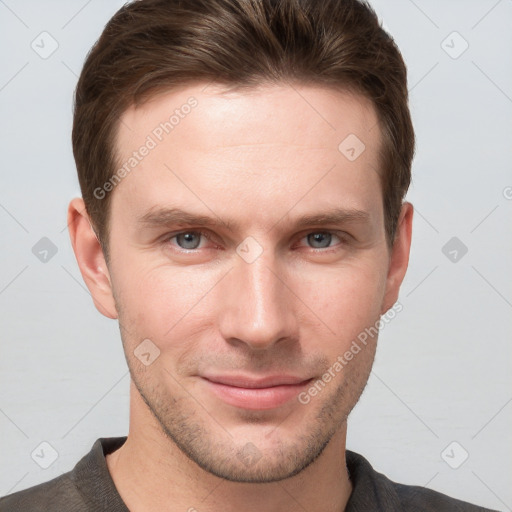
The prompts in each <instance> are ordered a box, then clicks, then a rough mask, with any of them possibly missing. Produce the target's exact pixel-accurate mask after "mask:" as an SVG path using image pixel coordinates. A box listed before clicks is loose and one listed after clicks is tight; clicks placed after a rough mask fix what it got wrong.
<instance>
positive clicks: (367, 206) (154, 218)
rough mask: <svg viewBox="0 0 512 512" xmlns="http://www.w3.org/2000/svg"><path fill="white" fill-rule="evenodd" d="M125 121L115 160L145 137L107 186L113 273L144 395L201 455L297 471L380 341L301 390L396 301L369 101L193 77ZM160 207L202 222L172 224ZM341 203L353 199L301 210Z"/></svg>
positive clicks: (322, 439) (264, 477)
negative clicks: (226, 85)
mask: <svg viewBox="0 0 512 512" xmlns="http://www.w3.org/2000/svg"><path fill="white" fill-rule="evenodd" d="M192 96H193V97H194V98H195V100H196V101H197V104H195V106H193V107H192V108H186V107H185V108H182V106H183V105H185V104H187V100H188V99H189V98H190V97H192ZM176 109H178V110H179V115H178V114H177V116H178V117H179V121H178V122H177V121H176V118H174V119H173V127H172V129H169V127H168V126H167V129H168V130H169V133H166V132H165V131H162V129H161V130H158V129H157V127H158V126H160V123H163V122H166V121H169V117H170V116H171V115H172V114H173V113H174V111H175V110H176ZM122 121H123V122H122V123H121V125H120V131H119V133H118V141H117V143H118V150H119V159H120V162H122V163H124V162H126V161H128V160H129V158H130V157H131V156H132V155H133V151H138V150H139V148H140V147H141V146H142V145H144V144H146V143H147V142H148V135H149V136H151V139H153V141H154V142H156V144H155V147H151V149H150V150H149V151H148V154H147V155H146V156H145V157H144V158H141V160H140V162H138V163H137V165H136V166H134V167H133V169H132V170H131V171H130V172H129V174H128V175H127V176H126V177H125V178H124V179H123V180H122V181H121V183H120V184H118V185H117V186H116V187H115V190H114V191H113V192H111V193H112V194H113V196H112V204H111V208H112V210H111V236H110V251H111V262H110V266H109V271H110V278H111V282H112V288H113V293H114V297H115V301H116V309H117V313H118V315H119V321H120V325H121V333H122V338H123V344H124V349H125V353H126V357H127V361H128V365H129V367H130V371H131V376H132V379H133V381H134V383H135V385H136V387H137V389H138V392H139V393H140V394H141V396H142V397H143V399H144V401H145V402H146V404H147V405H148V407H149V409H150V410H151V411H152V413H153V414H154V416H155V417H156V418H157V419H158V421H159V423H160V425H161V428H162V430H163V432H164V433H165V434H166V435H167V436H168V437H169V438H171V439H172V440H173V441H174V442H175V443H176V444H177V445H178V446H179V447H180V448H181V450H182V451H183V452H184V453H186V454H187V455H188V456H189V457H190V458H191V459H192V460H194V461H195V462H196V463H197V464H199V466H201V467H202V468H203V469H206V470H207V471H210V472H212V473H214V474H216V475H218V476H221V477H224V478H227V479H229V480H234V481H272V480H278V479H282V478H285V477H288V476H291V475H292V474H295V473H297V472H299V471H300V470H302V469H303V468H305V467H307V465H309V464H310V463H311V462H312V461H313V460H314V459H315V458H316V457H317V456H318V455H319V454H320V453H321V452H322V450H323V449H324V448H325V446H326V445H327V444H328V442H329V440H330V439H331V438H332V436H333V435H334V434H335V433H336V432H337V431H339V429H340V428H343V427H344V422H345V420H346V417H347V415H348V413H349V412H350V410H351V409H352V407H353V406H354V405H355V403H356V402H357V400H358V398H359V396H360V394H361V392H362V390H363V388H364V386H365V384H366V381H367V379H368V375H369V372H370V369H371V365H372V362H373V356H374V351H375V343H376V338H374V339H369V341H368V343H367V345H366V346H363V347H362V348H363V349H362V350H361V351H360V352H359V353H357V355H355V356H354V358H353V359H352V360H351V361H350V362H349V363H348V364H346V365H345V366H344V367H343V369H342V370H341V371H338V372H335V376H334V377H332V378H331V379H330V382H327V383H326V385H325V387H321V391H318V393H316V395H315V396H312V395H310V394H308V396H309V397H310V400H308V401H307V402H308V403H304V402H306V400H304V399H303V400H299V399H298V397H299V395H300V393H302V395H301V396H302V397H304V392H307V391H308V389H310V388H311V386H312V385H313V384H314V383H315V382H316V381H317V380H318V379H322V375H323V374H324V373H325V372H326V371H328V369H329V368H330V367H332V366H333V364H334V363H335V362H336V360H337V358H338V356H342V355H343V354H344V353H345V352H346V351H347V350H348V349H349V348H350V346H351V343H352V341H353V340H355V339H356V338H357V336H358V334H360V333H361V332H362V331H364V330H365V328H367V327H369V326H374V325H375V323H376V322H377V321H378V320H379V317H380V315H381V314H383V313H384V312H385V311H386V310H387V309H388V308H389V307H391V306H392V304H393V302H394V301H395V300H396V296H395V297H391V296H392V295H393V292H391V294H390V292H389V290H388V289H387V280H386V278H387V274H388V267H389V262H390V259H389V258H390V253H389V250H388V248H387V246H386V239H385V232H384V212H383V202H382V192H381V185H380V181H379V176H378V174H377V170H378V169H379V161H378V156H377V155H378V150H379V145H380V132H379V127H378V126H377V117H376V114H375V112H374V110H373V107H372V106H371V104H370V103H369V102H368V101H367V100H365V99H364V98H362V97H358V96H353V95H349V94H347V93H341V92H334V91H332V90H328V89H325V88H312V87H299V86H296V87H294V88H292V87H289V86H284V85H283V86H280V87H278V86H268V87H261V88H259V89H258V90H254V89H253V90H250V91H243V92H237V93H236V92H230V93H227V92H225V91H222V89H221V88H220V87H213V86H209V87H206V88H205V84H201V85H200V86H190V87H187V88H182V89H180V90H176V91H173V92H170V93H166V94H162V95H159V96H157V97H155V98H153V99H152V100H151V101H150V102H148V103H146V104H145V105H144V106H143V107H141V108H139V109H134V108H131V109H129V110H128V111H126V112H125V113H124V115H123V117H122ZM155 129H156V130H155ZM350 134H354V135H355V136H357V137H358V138H359V139H360V140H361V141H362V142H363V143H364V145H365V149H364V151H363V152H362V153H361V154H360V155H359V156H358V157H357V158H355V159H354V158H353V157H354V155H356V156H357V154H358V152H360V150H361V148H362V146H358V145H357V144H355V143H354V141H357V139H354V138H353V136H352V138H351V139H348V142H347V143H345V146H346V145H347V144H349V147H348V148H347V147H345V146H344V145H343V144H342V149H341V150H340V149H339V148H338V147H339V145H340V143H341V142H342V141H344V139H345V138H346V137H347V136H349V135H350ZM159 138H160V139H161V140H159ZM358 144H359V143H358ZM149 146H153V144H151V143H149ZM352 146H353V147H354V151H351V149H350V148H351V147H352ZM139 156H140V155H139ZM348 156H349V157H350V158H348ZM172 209H176V210H177V209H179V210H183V211H185V212H187V213H188V214H190V215H196V216H203V217H208V218H210V219H211V221H212V224H211V225H207V224H206V223H205V222H204V221H200V222H198V223H196V222H193V221H191V222H182V221H174V220H173V219H172V215H170V214H165V213H163V212H164V211H165V210H172ZM335 210H338V213H339V210H347V211H349V212H350V211H352V212H353V211H356V210H359V211H360V212H363V213H362V214H359V215H355V216H354V215H353V216H347V217H346V219H343V218H340V219H338V220H322V219H317V220H316V221H314V222H310V221H308V222H306V223H302V224H297V222H298V219H300V218H301V217H305V216H308V217H309V216H319V215H331V214H333V212H335ZM144 219H145V220H144ZM390 297H391V299H392V300H391V302H390ZM143 340H150V342H148V341H146V342H144V343H145V345H142V346H141V347H142V348H143V349H144V350H142V349H138V350H137V347H138V346H139V345H140V344H141V342H143ZM156 347H157V348H158V350H159V355H158V357H157V358H156V359H154V361H153V362H151V364H148V365H146V364H143V362H141V360H140V359H139V358H138V357H137V356H136V354H138V355H139V357H140V355H141V354H140V352H141V351H142V352H143V353H144V354H145V355H144V356H142V357H141V359H142V360H143V361H144V359H145V362H146V363H148V362H150V361H152V360H153V358H154V357H155V356H156V355H157V354H158V350H156ZM134 351H135V352H136V354H134ZM148 354H149V355H148Z"/></svg>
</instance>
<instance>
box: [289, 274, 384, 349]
mask: <svg viewBox="0 0 512 512" xmlns="http://www.w3.org/2000/svg"><path fill="white" fill-rule="evenodd" d="M385 282H386V275H385V269H383V268H382V267H379V266H376V265H350V266H349V265H346V266H343V267H339V268H337V269H329V271H326V270H325V268H323V269H322V268H318V269H316V270H314V271H313V270H312V271H310V272H308V273H307V274H306V275H303V276H301V278H300V279H298V280H297V285H298V286H297V288H296V289H297V290H298V293H297V295H299V297H301V299H302V300H303V301H304V303H305V304H306V305H307V306H309V308H311V310H312V311H313V312H314V313H315V314H316V315H317V316H318V317H319V318H320V319H321V320H322V321H323V322H324V323H325V324H326V325H327V326H328V327H329V328H330V330H327V329H326V330H325V332H326V334H327V335H328V336H332V337H333V338H334V339H335V340H336V342H335V345H338V346H339V345H340V344H342V345H345V344H347V343H350V341H351V340H352V339H354V338H355V337H357V335H358V334H359V333H360V332H361V331H363V330H364V329H365V327H368V326H369V325H373V324H374V323H375V322H376V321H377V320H378V319H379V317H380V305H381V303H382V298H383V296H384V293H385ZM331 331H334V333H335V334H333V332H331Z"/></svg>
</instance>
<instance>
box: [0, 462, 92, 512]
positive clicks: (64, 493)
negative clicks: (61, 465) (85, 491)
mask: <svg viewBox="0 0 512 512" xmlns="http://www.w3.org/2000/svg"><path fill="white" fill-rule="evenodd" d="M63 504H66V510H69V511H77V512H78V511H79V510H83V504H84V503H83V500H82V497H81V496H80V493H79V492H78V490H77V488H76V486H75V484H74V482H73V481H72V478H71V472H68V473H64V474H62V475H60V476H58V477H57V478H54V479H53V480H49V481H48V482H44V483H42V484H39V485H35V486H33V487H29V488H28V489H23V490H22V491H18V492H15V493H13V494H9V495H7V496H4V497H3V498H0V512H18V511H20V512H21V511H23V512H43V511H48V510H59V508H58V507H59V506H60V507H62V505H63Z"/></svg>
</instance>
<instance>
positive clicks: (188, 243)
mask: <svg viewBox="0 0 512 512" xmlns="http://www.w3.org/2000/svg"><path fill="white" fill-rule="evenodd" d="M195 236H196V234H195V233H182V234H181V235H179V236H178V239H179V238H180V237H183V238H184V239H185V242H184V244H185V247H183V249H196V248H197V246H198V245H199V244H198V241H197V240H196V243H194V241H193V239H194V237H195ZM179 245H181V244H179ZM191 245H192V246H191Z"/></svg>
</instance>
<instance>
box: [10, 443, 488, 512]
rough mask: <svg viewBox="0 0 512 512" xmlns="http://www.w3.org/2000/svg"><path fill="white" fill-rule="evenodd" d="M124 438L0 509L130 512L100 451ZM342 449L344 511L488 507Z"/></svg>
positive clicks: (97, 448) (97, 447) (96, 448)
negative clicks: (348, 489) (406, 480)
mask: <svg viewBox="0 0 512 512" xmlns="http://www.w3.org/2000/svg"><path fill="white" fill-rule="evenodd" d="M125 441H126V437H110V438H100V439H98V440H97V441H96V442H95V443H94V445H93V447H92V449H91V451H90V452H89V453H88V454H87V455H85V456H84V457H83V458H82V459H81V460H80V461H79V462H78V463H77V464H76V466H75V467H74V468H73V469H72V470H71V471H69V472H68V473H64V474H62V475H60V476H59V477H57V478H54V479H53V480H50V481H49V482H46V483H42V484H39V485H36V486H33V487H29V488H28V489H24V490H22V491H18V492H15V493H13V494H10V495H8V496H5V497H3V498H0V512H21V511H23V512H42V511H45V512H47V511H51V512H86V511H87V512H89V511H91V512H92V511H94V512H100V511H109V512H129V511H128V508H127V507H126V505H125V504H124V503H123V500H122V499H121V496H120V495H119V493H118V492H117V489H116V487H115V485H114V482H113V480H112V478H111V476H110V473H109V471H108V468H107V463H106V461H105V455H107V454H109V453H112V452H114V451H115V450H117V449H118V448H119V447H121V446H122V445H123V443H124V442H125ZM346 453H347V457H346V459H347V467H348V470H349V474H350V479H351V481H352V486H353V491H352V494H351V496H350V499H349V501H348V504H347V507H346V509H345V512H371V511H374V510H375V511H381V510H382V511H390V512H391V511H392V512H400V511H404V512H405V511H407V512H430V511H432V512H443V511H451V512H452V511H464V512H477V511H480V512H486V511H487V512H489V511H490V509H486V508H483V507H478V506H476V505H471V504H469V503H466V502H463V501H459V500H456V499H453V498H450V497H448V496H445V495H444V494H440V493H438V492H435V491H432V490H430V489H425V488H424V487H416V486H409V485H402V484H397V483H395V482H392V481H391V480H389V479H388V478H387V477H386V476H384V475H383V474H381V473H378V472H377V471H375V470H374V469H373V468H372V466H371V465H370V463H369V462H368V461H367V460H366V459H365V458H364V457H363V456H361V455H359V454H357V453H354V452H351V451H349V450H347V452H346Z"/></svg>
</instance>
